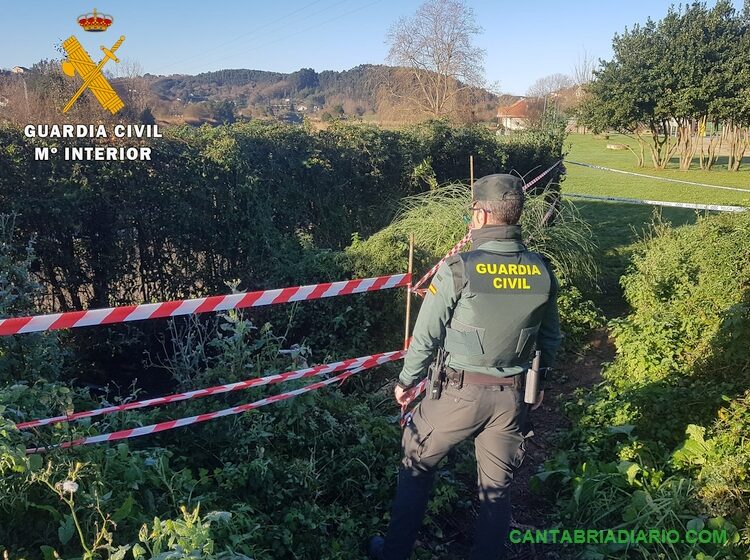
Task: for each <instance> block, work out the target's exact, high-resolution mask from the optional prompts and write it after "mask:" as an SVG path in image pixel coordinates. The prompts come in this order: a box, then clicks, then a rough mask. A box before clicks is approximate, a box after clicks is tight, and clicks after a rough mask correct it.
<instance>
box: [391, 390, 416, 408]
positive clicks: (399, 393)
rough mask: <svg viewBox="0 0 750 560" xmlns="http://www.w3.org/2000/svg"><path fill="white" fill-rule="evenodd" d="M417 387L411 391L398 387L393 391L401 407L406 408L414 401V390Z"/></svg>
mask: <svg viewBox="0 0 750 560" xmlns="http://www.w3.org/2000/svg"><path fill="white" fill-rule="evenodd" d="M415 389H416V387H412V388H410V389H403V388H401V387H399V386H398V385H396V388H395V389H394V390H393V392H394V394H395V396H396V402H397V403H398V404H400V405H401V406H406V405H407V404H409V403H410V402H411V401H412V400H413V399H414V390H415Z"/></svg>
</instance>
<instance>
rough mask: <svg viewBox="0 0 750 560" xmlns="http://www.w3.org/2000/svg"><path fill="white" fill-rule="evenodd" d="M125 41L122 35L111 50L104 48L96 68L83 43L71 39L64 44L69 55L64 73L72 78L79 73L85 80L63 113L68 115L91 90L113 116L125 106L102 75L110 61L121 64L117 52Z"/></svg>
mask: <svg viewBox="0 0 750 560" xmlns="http://www.w3.org/2000/svg"><path fill="white" fill-rule="evenodd" d="M124 40H125V35H122V36H120V38H119V39H118V40H117V42H116V43H115V44H114V45H112V48H111V49H108V48H107V47H105V46H102V47H101V49H102V52H103V53H104V57H103V58H102V59H101V60H100V61H99V64H97V65H96V66H94V61H93V60H91V57H90V56H89V55H88V53H87V52H86V50H85V49H84V48H83V46H81V43H80V42H78V39H76V38H75V37H70V38H68V39H67V40H66V41H65V42H64V43H63V48H64V49H65V52H66V53H67V55H68V59H67V60H64V61H63V62H62V70H63V72H64V73H65V74H66V75H67V76H70V77H73V76H75V75H76V73H77V74H78V75H79V76H81V78H82V79H83V83H82V84H81V87H79V88H78V91H76V92H75V95H73V97H71V98H70V101H68V103H67V105H65V107H64V108H63V113H67V112H68V111H69V110H70V108H71V107H72V106H73V104H74V103H75V102H76V101H77V100H78V98H79V97H81V95H82V94H83V92H84V91H86V90H87V89H89V90H91V93H93V94H94V97H96V99H97V101H99V103H100V104H101V106H102V107H104V108H105V109H107V110H108V111H109V112H111V113H112V114H113V115H114V114H115V113H117V111H119V110H120V109H122V108H123V107H124V106H125V104H124V103H123V102H122V100H121V99H120V97H119V96H118V95H117V93H116V92H115V90H114V89H113V88H112V85H111V84H110V83H109V82H108V81H107V78H105V77H104V74H103V73H102V68H104V65H105V64H106V63H107V62H108V61H110V60H114V61H115V63H118V62H120V61H119V60H118V58H117V57H116V56H115V51H116V50H117V49H119V48H120V45H122V42H123V41H124Z"/></svg>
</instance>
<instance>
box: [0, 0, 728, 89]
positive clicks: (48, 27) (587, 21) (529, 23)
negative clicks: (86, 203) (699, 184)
mask: <svg viewBox="0 0 750 560" xmlns="http://www.w3.org/2000/svg"><path fill="white" fill-rule="evenodd" d="M467 3H468V5H469V6H471V7H472V8H473V10H474V13H475V15H476V19H477V21H478V23H479V24H480V25H481V26H482V27H483V32H482V34H481V35H479V36H477V37H476V43H477V44H478V45H479V46H481V47H482V48H484V49H485V50H486V51H487V57H486V62H485V69H486V78H487V82H488V83H492V82H499V84H500V88H501V90H502V91H503V92H505V93H513V94H518V95H521V94H524V93H526V90H527V89H528V87H529V86H530V85H531V84H532V83H533V82H534V81H535V80H536V79H537V78H540V77H542V76H545V75H548V74H552V73H555V72H562V73H572V71H573V67H574V66H575V64H576V61H577V60H578V59H579V58H580V57H582V56H583V54H584V53H588V55H589V56H591V57H595V58H609V57H610V56H611V53H612V51H611V43H612V36H613V35H614V33H615V32H618V31H622V30H623V29H624V28H625V26H631V25H632V24H633V23H636V22H640V23H642V22H645V21H646V19H647V18H648V17H649V16H651V17H652V18H653V19H660V18H662V17H663V16H664V15H665V14H666V11H667V8H668V7H669V5H670V4H671V2H669V1H667V0H628V1H627V2H606V1H599V0H597V1H594V0H588V1H587V0H569V1H567V2H560V1H553V0H522V1H506V0H503V1H498V0H496V1H492V0H474V1H471V0H469V1H468V2H467ZM734 3H735V6H736V7H737V8H739V7H740V5H741V0H735V2H734ZM419 4H420V2H419V1H416V0H312V1H309V0H287V1H286V2H258V1H239V0H238V1H222V0H213V1H211V2H208V1H197V0H180V1H176V0H152V1H149V2H146V1H144V0H129V1H113V0H109V1H98V0H93V1H92V2H89V1H85V2H84V1H79V0H65V1H64V2H61V1H59V0H36V1H34V2H29V1H23V2H21V1H9V0H8V1H6V0H0V18H1V19H0V45H1V48H0V68H11V67H13V66H31V65H32V64H33V63H34V62H36V61H38V60H40V59H43V58H58V57H59V56H60V55H59V54H58V53H57V52H56V51H55V50H54V45H55V44H56V43H58V42H59V41H60V40H63V39H66V38H67V37H69V36H70V35H72V34H75V35H76V36H77V37H78V38H79V39H80V40H81V42H82V43H83V44H84V47H85V48H86V50H87V51H88V52H89V53H90V54H91V56H92V58H94V59H96V60H98V59H99V58H100V56H99V54H94V52H95V51H98V48H99V45H101V44H105V45H107V46H111V45H112V44H113V43H114V42H115V41H116V40H117V38H118V37H119V36H120V35H125V37H126V40H125V42H124V43H123V45H122V47H121V48H120V50H119V51H118V53H117V55H118V56H120V57H121V58H122V59H127V60H132V61H137V62H138V63H140V65H141V67H142V68H143V70H144V71H145V72H150V73H153V74H172V73H189V74H195V73H199V72H206V71H209V70H219V69H222V68H253V69H258V70H273V71H278V72H291V71H294V70H297V69H299V68H302V67H310V68H314V69H315V70H318V71H320V70H345V69H348V68H352V67H354V66H357V65H358V64H364V63H373V64H380V63H383V62H385V58H386V55H387V53H388V47H387V45H386V44H385V35H386V32H387V30H388V28H389V27H390V25H391V24H392V23H393V22H395V21H396V20H397V19H398V18H400V17H401V16H405V15H410V14H412V13H414V11H415V10H416V9H417V7H418V6H419ZM709 4H710V5H712V4H713V2H709ZM94 7H96V8H97V10H98V11H99V12H104V13H107V14H111V15H112V16H113V17H114V24H113V25H112V27H111V28H110V29H109V30H108V31H107V32H105V33H85V32H83V30H82V29H81V28H80V27H79V26H78V25H77V23H76V21H77V16H78V15H79V14H82V13H85V12H90V11H91V9H93V8H94ZM109 65H110V66H112V65H113V64H112V63H111V62H110V63H109ZM110 70H112V71H114V70H115V69H113V68H110Z"/></svg>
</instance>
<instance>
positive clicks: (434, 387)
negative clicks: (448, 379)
mask: <svg viewBox="0 0 750 560" xmlns="http://www.w3.org/2000/svg"><path fill="white" fill-rule="evenodd" d="M429 371H430V398H431V399H435V400H437V399H439V398H440V395H441V394H442V393H443V382H444V381H445V350H443V349H442V348H440V349H438V351H437V354H436V355H435V360H434V361H433V362H432V364H431V365H430V370H429Z"/></svg>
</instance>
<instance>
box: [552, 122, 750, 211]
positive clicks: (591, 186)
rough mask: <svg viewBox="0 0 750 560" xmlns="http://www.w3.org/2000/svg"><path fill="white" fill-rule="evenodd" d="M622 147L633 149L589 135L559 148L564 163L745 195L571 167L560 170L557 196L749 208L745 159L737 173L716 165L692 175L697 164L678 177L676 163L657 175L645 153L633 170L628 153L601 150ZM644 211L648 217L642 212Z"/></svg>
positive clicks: (748, 161)
mask: <svg viewBox="0 0 750 560" xmlns="http://www.w3.org/2000/svg"><path fill="white" fill-rule="evenodd" d="M626 143H627V144H629V145H632V146H636V145H637V143H636V142H635V141H634V140H631V139H630V138H627V137H625V136H622V135H618V134H611V135H610V137H609V139H604V138H603V137H595V136H593V135H590V134H571V135H570V136H568V139H567V140H566V142H565V146H566V149H569V153H568V155H567V159H569V160H572V161H579V162H582V163H590V164H594V165H601V166H604V167H611V168H613V169H619V170H623V171H633V172H636V173H644V174H647V175H653V176H657V177H668V178H671V179H681V180H684V181H693V182H697V183H707V184H711V185H720V186H727V187H736V188H741V189H747V194H745V193H741V192H736V191H725V190H720V189H711V188H707V187H698V186H692V185H683V184H679V183H669V182H665V181H659V180H656V179H648V178H644V177H634V176H631V175H622V174H620V173H612V172H609V171H602V170H599V169H588V168H585V167H581V166H578V165H573V164H568V165H566V168H567V177H566V179H565V181H564V183H563V192H565V191H568V192H576V193H581V194H592V195H601V196H619V197H624V198H639V199H644V198H645V199H649V200H663V201H671V202H693V203H697V204H731V205H738V206H750V158H747V157H746V158H745V159H744V160H743V167H742V168H741V169H740V171H737V172H731V171H727V170H726V168H725V166H722V165H721V163H720V164H717V166H716V167H715V168H714V169H713V170H711V171H703V170H701V169H698V168H697V164H694V166H693V167H694V168H693V169H690V170H689V171H680V170H679V169H678V161H677V160H676V159H674V160H673V161H672V162H671V163H670V166H669V168H667V169H664V170H657V169H654V168H653V167H652V166H650V156H649V155H648V151H647V152H646V166H645V167H637V166H636V159H635V156H634V155H633V154H632V153H631V152H630V151H629V150H609V149H607V147H606V146H607V144H626ZM724 159H725V158H724ZM721 161H724V160H720V162H721ZM646 211H647V212H648V209H646Z"/></svg>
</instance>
